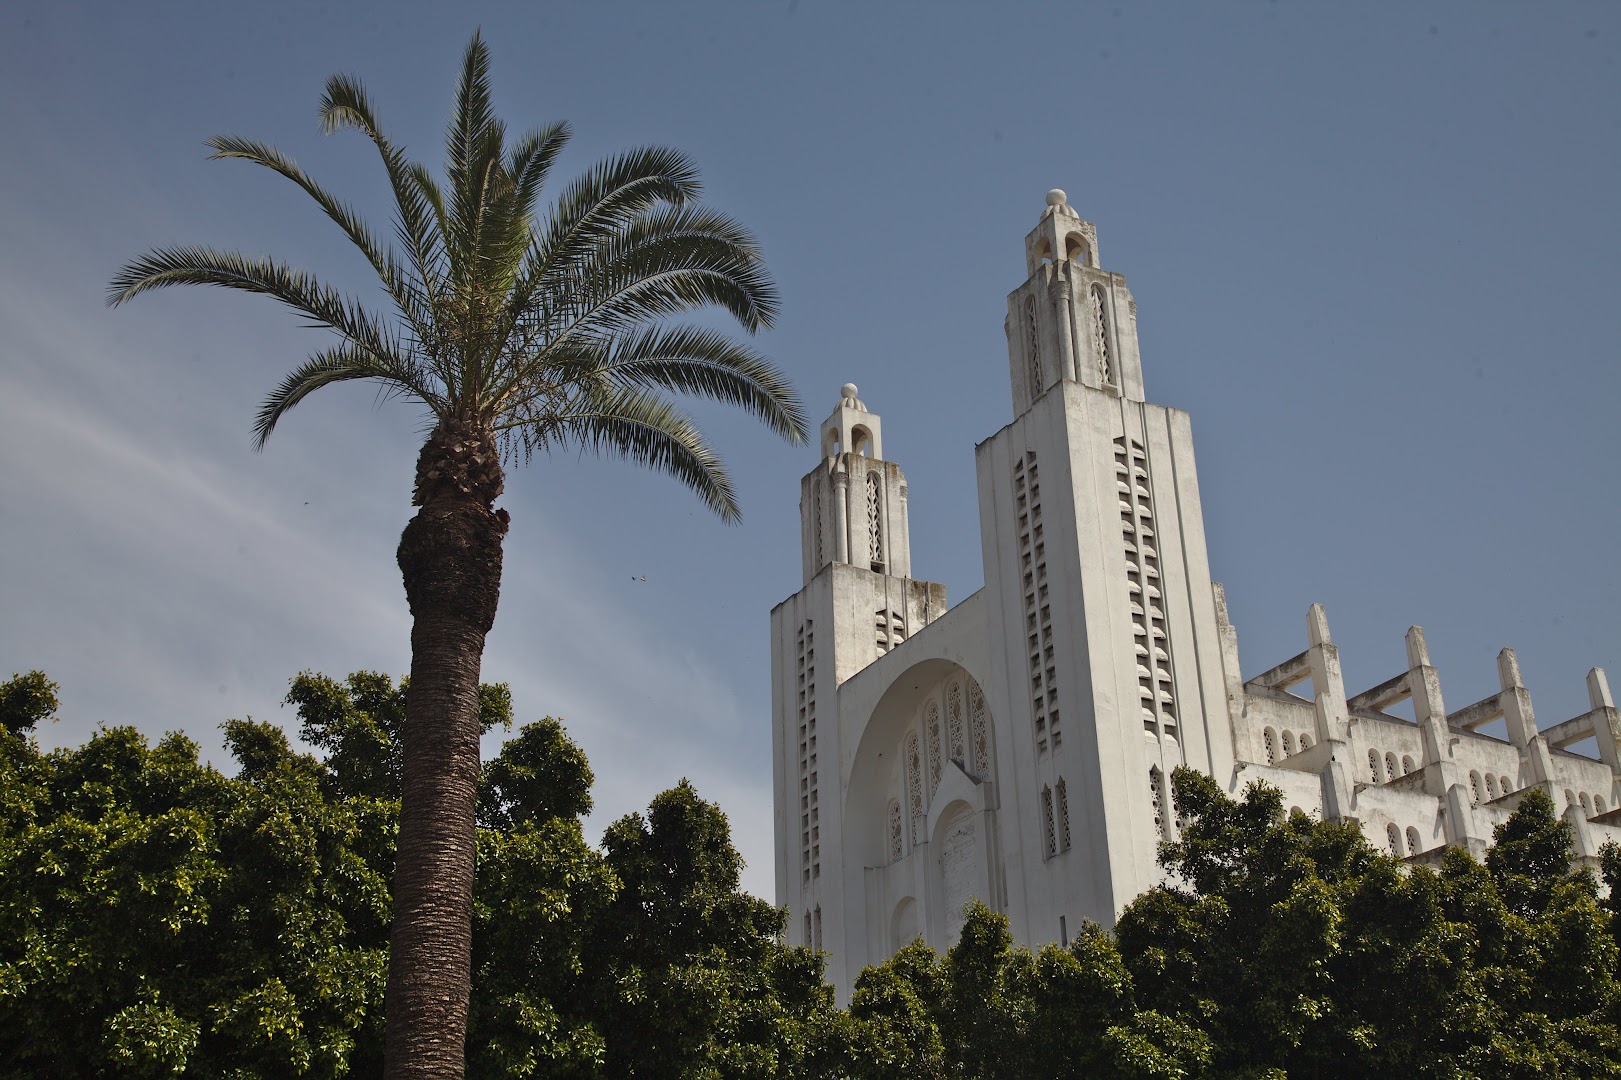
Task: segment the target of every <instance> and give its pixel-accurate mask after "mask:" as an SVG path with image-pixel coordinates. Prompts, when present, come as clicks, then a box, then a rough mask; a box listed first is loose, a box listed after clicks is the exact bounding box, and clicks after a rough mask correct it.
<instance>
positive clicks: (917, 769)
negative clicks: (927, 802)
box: [906, 731, 923, 848]
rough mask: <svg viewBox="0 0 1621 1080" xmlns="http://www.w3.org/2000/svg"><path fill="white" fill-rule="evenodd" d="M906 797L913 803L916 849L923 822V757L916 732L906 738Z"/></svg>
mask: <svg viewBox="0 0 1621 1080" xmlns="http://www.w3.org/2000/svg"><path fill="white" fill-rule="evenodd" d="M906 797H907V799H908V800H909V801H910V803H911V806H910V809H911V811H912V813H911V819H910V821H911V831H912V847H913V848H916V847H917V834H918V829H919V828H920V827H921V823H922V821H923V756H922V755H921V754H920V753H918V748H917V732H916V731H912V732H909V733H908V734H907V736H906Z"/></svg>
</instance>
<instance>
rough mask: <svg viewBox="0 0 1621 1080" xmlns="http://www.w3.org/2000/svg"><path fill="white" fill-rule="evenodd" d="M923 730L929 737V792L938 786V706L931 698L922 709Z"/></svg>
mask: <svg viewBox="0 0 1621 1080" xmlns="http://www.w3.org/2000/svg"><path fill="white" fill-rule="evenodd" d="M923 715H924V729H925V731H926V732H927V733H928V737H929V792H930V793H931V794H932V793H933V792H934V791H935V790H936V789H937V788H939V786H940V706H939V705H937V704H935V701H934V699H933V698H932V697H931V698H930V699H929V703H928V704H927V705H926V706H924V708H923Z"/></svg>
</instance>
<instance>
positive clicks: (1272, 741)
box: [1261, 728, 1278, 765]
mask: <svg viewBox="0 0 1621 1080" xmlns="http://www.w3.org/2000/svg"><path fill="white" fill-rule="evenodd" d="M1261 741H1262V742H1263V743H1265V744H1266V763H1267V764H1268V765H1276V764H1277V763H1278V733H1277V732H1276V731H1273V730H1272V729H1271V728H1267V729H1266V730H1265V731H1263V732H1262V733H1261Z"/></svg>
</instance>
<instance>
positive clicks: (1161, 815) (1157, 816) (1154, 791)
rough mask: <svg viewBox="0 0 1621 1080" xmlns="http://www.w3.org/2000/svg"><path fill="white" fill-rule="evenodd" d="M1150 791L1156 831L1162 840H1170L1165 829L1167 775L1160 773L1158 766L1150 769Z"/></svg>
mask: <svg viewBox="0 0 1621 1080" xmlns="http://www.w3.org/2000/svg"><path fill="white" fill-rule="evenodd" d="M1148 790H1149V796H1150V797H1151V798H1152V799H1153V802H1154V831H1155V832H1157V833H1158V834H1159V838H1160V839H1161V840H1169V839H1170V834H1169V832H1168V831H1167V830H1166V828H1165V774H1164V773H1162V772H1160V771H1159V766H1158V765H1153V766H1150V767H1149V770H1148Z"/></svg>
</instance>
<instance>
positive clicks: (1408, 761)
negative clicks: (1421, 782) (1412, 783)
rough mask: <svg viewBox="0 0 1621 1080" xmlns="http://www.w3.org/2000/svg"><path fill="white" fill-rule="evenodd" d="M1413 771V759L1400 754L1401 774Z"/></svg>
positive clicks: (1404, 774)
mask: <svg viewBox="0 0 1621 1080" xmlns="http://www.w3.org/2000/svg"><path fill="white" fill-rule="evenodd" d="M1412 771H1413V759H1412V758H1411V757H1409V756H1407V755H1406V754H1403V755H1402V756H1401V774H1402V775H1403V776H1406V775H1407V774H1408V773H1410V772H1412Z"/></svg>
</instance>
